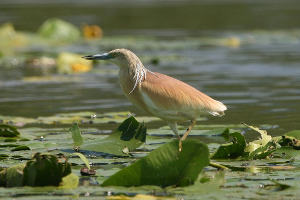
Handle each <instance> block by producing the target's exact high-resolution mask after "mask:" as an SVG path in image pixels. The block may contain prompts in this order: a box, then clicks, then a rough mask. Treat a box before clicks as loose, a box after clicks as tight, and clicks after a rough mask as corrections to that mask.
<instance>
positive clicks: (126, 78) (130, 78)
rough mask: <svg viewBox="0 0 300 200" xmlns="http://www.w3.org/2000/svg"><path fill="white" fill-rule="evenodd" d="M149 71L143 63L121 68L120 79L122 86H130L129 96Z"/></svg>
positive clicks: (130, 64)
mask: <svg viewBox="0 0 300 200" xmlns="http://www.w3.org/2000/svg"><path fill="white" fill-rule="evenodd" d="M146 74H147V69H146V68H145V67H144V65H143V64H142V62H140V61H139V62H135V63H129V64H128V65H127V66H123V67H120V72H119V78H120V82H121V85H123V84H126V85H127V86H129V88H130V91H127V92H128V93H129V94H130V93H132V92H133V91H134V90H135V89H136V88H137V87H138V86H139V85H140V84H141V83H142V82H143V81H144V80H145V79H146Z"/></svg>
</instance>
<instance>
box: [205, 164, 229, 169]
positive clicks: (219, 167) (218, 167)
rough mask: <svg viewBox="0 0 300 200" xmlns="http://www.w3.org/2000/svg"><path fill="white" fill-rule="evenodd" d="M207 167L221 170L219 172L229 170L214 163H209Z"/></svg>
mask: <svg viewBox="0 0 300 200" xmlns="http://www.w3.org/2000/svg"><path fill="white" fill-rule="evenodd" d="M209 166H211V167H214V168H217V169H221V170H227V169H229V168H228V167H225V166H224V165H221V164H218V163H215V162H210V163H209Z"/></svg>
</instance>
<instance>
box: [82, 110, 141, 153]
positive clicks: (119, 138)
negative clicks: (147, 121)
mask: <svg viewBox="0 0 300 200" xmlns="http://www.w3.org/2000/svg"><path fill="white" fill-rule="evenodd" d="M145 141H146V127H145V125H144V124H143V123H139V122H138V121H137V120H136V119H135V118H134V117H133V116H131V117H129V118H128V119H126V120H125V121H124V122H123V123H122V124H121V125H120V126H119V128H118V129H117V130H116V131H114V132H113V133H112V134H111V135H109V136H108V137H106V138H104V139H95V140H93V141H92V142H90V141H89V142H86V143H84V144H83V145H81V147H80V148H81V149H82V150H88V151H96V152H103V153H108V154H113V155H118V156H126V155H128V153H129V152H131V151H133V150H135V149H136V148H138V147H139V146H140V145H142V144H143V143H144V142H145Z"/></svg>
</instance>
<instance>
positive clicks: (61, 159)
mask: <svg viewBox="0 0 300 200" xmlns="http://www.w3.org/2000/svg"><path fill="white" fill-rule="evenodd" d="M123 119H125V120H124V121H123V122H122V123H121V124H120V125H119V127H118V128H117V129H116V130H115V131H114V132H113V133H111V134H109V136H104V137H103V136H101V135H95V136H94V135H89V134H87V132H86V130H85V129H86V128H83V129H82V128H79V126H78V125H77V124H74V125H72V126H71V128H70V129H69V130H63V129H56V130H55V129H49V130H46V129H45V130H43V128H42V129H37V130H35V129H32V128H31V129H28V128H24V130H23V129H21V130H17V129H15V130H16V131H18V132H20V135H18V137H17V139H16V140H15V141H11V142H10V145H5V141H4V140H0V142H1V146H0V151H1V152H2V153H1V154H0V155H1V156H0V159H1V160H2V161H1V162H4V163H7V164H6V166H5V165H4V168H2V169H1V168H0V183H1V186H5V187H16V186H19V187H21V186H24V185H30V186H44V185H53V186H55V187H54V188H53V189H50V188H48V189H46V188H45V190H42V191H41V194H43V192H44V193H45V192H49V191H51V192H55V191H57V192H59V190H62V191H61V192H59V193H60V194H64V192H63V191H64V190H66V191H68V189H70V188H73V189H74V188H76V189H75V190H74V191H73V193H74V194H80V193H81V192H82V191H81V184H80V180H81V179H82V178H83V177H84V176H83V175H80V173H82V172H79V171H78V170H79V168H78V167H80V166H81V167H84V166H85V167H87V169H88V170H94V172H93V173H92V174H94V175H92V176H91V177H92V179H94V180H96V181H97V183H89V184H92V185H94V186H95V185H96V186H98V187H97V188H98V189H95V190H94V189H92V188H94V187H92V188H91V190H90V192H92V193H94V195H100V196H101V195H103V194H96V191H99V190H100V191H103V192H104V191H112V192H113V194H114V196H115V197H116V198H117V196H118V194H124V192H125V191H126V192H125V194H129V193H130V191H132V192H133V193H134V194H135V196H138V195H142V194H148V192H149V190H152V189H154V188H155V189H154V191H156V192H158V193H155V192H154V196H156V195H157V194H163V193H164V192H167V193H166V194H167V195H168V196H171V197H176V196H177V195H184V196H189V197H192V196H193V195H202V196H207V195H209V196H215V197H219V196H220V195H221V193H222V191H223V192H224V191H225V192H229V193H230V191H234V189H237V188H240V187H245V188H248V189H250V190H251V191H255V190H257V189H255V187H253V186H254V185H253V184H254V182H253V180H256V179H257V178H258V177H257V176H255V174H260V176H259V180H260V182H263V183H264V185H265V186H264V188H263V189H260V192H259V193H264V192H265V191H270V190H272V191H286V190H291V191H294V189H295V188H297V186H295V184H294V180H295V181H296V180H298V178H300V176H296V177H294V178H293V179H289V177H290V176H291V175H292V174H293V173H294V172H295V170H296V171H297V169H298V167H297V166H298V164H299V158H300V150H297V148H295V147H294V146H293V145H294V144H298V142H297V141H298V139H297V138H299V137H298V136H299V131H292V132H289V133H286V134H285V135H284V136H278V137H271V136H270V135H268V134H267V132H266V131H265V130H261V129H259V128H257V127H253V126H249V125H246V126H245V125H244V127H247V128H249V129H248V130H254V131H255V132H258V133H259V134H260V138H259V139H257V140H254V141H251V142H247V141H246V140H245V137H244V134H241V129H240V128H239V129H238V128H236V129H235V130H230V129H225V130H223V129H220V128H217V129H216V130H210V131H209V130H206V131H207V132H208V133H209V132H211V133H212V134H204V135H202V137H208V138H210V137H216V138H223V137H224V138H225V139H226V140H227V141H230V143H225V144H218V145H214V144H213V143H212V144H208V145H206V144H204V143H202V142H200V141H199V140H198V139H188V140H186V141H184V142H183V150H182V152H179V151H178V141H177V140H176V139H165V136H160V135H159V134H158V133H159V132H160V130H161V131H162V134H163V135H164V134H165V131H169V132H170V130H164V131H163V129H158V133H157V134H155V135H153V136H151V135H147V136H146V129H145V127H144V124H143V123H139V122H138V121H137V120H136V119H135V118H134V117H133V116H131V117H129V118H127V119H126V115H124V116H123ZM203 127H205V126H203ZM236 127H240V126H236ZM211 128H213V127H211ZM27 129H28V130H27ZM89 129H90V128H89ZM221 130H223V132H220V131H221ZM41 131H45V132H44V133H42V132H41ZM60 132H61V133H60ZM36 133H39V134H38V135H41V134H42V135H43V137H42V136H40V137H36V136H38V135H36ZM215 133H218V134H215ZM199 134H200V135H201V132H200V133H199ZM29 135H30V136H29ZM24 137H26V138H27V140H26V141H23V140H22V141H21V139H19V138H24ZM13 138H15V137H13ZM63 138H64V139H63ZM67 138H68V139H67ZM146 138H147V139H146ZM146 141H147V142H146ZM145 142H146V143H145ZM253 144H256V145H258V146H255V145H254V147H255V148H253ZM152 145H154V146H153V147H155V149H154V150H153V151H151V149H153V147H152ZM20 146H28V147H30V150H27V151H26V150H25V149H20V150H19V151H18V153H17V154H15V153H12V152H13V151H10V149H12V148H18V147H19V148H20ZM271 147H272V148H271ZM73 148H74V150H75V151H79V152H81V153H78V152H75V153H74V150H73ZM89 148H91V149H89ZM87 150H88V151H87ZM34 152H41V153H35V155H34V156H33V158H31V155H32V154H34ZM149 152H150V153H149ZM209 152H210V154H211V155H210V154H209ZM62 153H63V154H65V156H62ZM103 153H104V154H103ZM20 160H25V161H26V160H27V161H26V163H25V164H23V163H22V164H20V163H19V161H20ZM210 160H211V161H210ZM12 161H13V162H12ZM209 162H217V163H216V164H218V165H223V166H226V167H227V168H229V169H227V170H225V171H222V172H218V171H217V170H216V169H214V167H216V165H214V164H211V165H210V166H209ZM9 163H11V164H9ZM13 163H15V164H13ZM42 163H44V164H42ZM51 163H52V164H51ZM297 163H298V164H297ZM105 166H110V167H105ZM71 168H72V173H71ZM270 171H271V172H273V174H274V175H273V176H272V179H270V175H269V174H268V172H270ZM289 171H290V173H288V172H289ZM284 172H286V173H288V174H289V175H284ZM36 173H37V175H36ZM95 173H96V175H95ZM286 173H285V174H286ZM38 174H40V175H38ZM45 174H47V176H49V174H55V175H51V176H50V177H49V178H46V179H41V177H44V176H45ZM276 174H277V175H276ZM244 176H246V177H244ZM242 177H244V178H243V179H244V181H245V184H246V183H247V184H246V185H241V184H240V182H239V181H238V180H239V179H240V178H242ZM283 177H284V179H286V181H282V178H283ZM297 177H298V178H297ZM92 179H91V180H92ZM45 181H46V182H45ZM149 185H153V186H149ZM116 186H118V187H116ZM174 186H176V187H174ZM123 187H126V188H127V189H125V188H123ZM55 188H56V189H55ZM163 188H164V189H163ZM0 190H1V188H0ZM128 192H129V193H128ZM166 194H165V195H166ZM296 194H297V193H295V195H296ZM1 195H2V196H7V195H9V194H8V193H5V192H4V193H2V194H1ZM230 195H232V194H231V193H230ZM230 195H229V196H230ZM256 195H258V196H260V194H256ZM171 197H170V198H171ZM112 198H113V197H112Z"/></svg>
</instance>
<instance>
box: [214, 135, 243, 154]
mask: <svg viewBox="0 0 300 200" xmlns="http://www.w3.org/2000/svg"><path fill="white" fill-rule="evenodd" d="M223 136H224V138H225V139H227V140H231V142H230V143H227V144H222V145H221V146H220V147H219V148H218V149H217V151H216V152H215V153H214V154H213V156H212V159H227V158H237V157H239V156H242V155H243V154H244V149H245V147H246V141H245V137H244V136H243V135H242V134H241V133H239V132H234V133H229V130H228V129H226V130H225V131H224V133H223Z"/></svg>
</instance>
